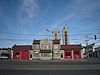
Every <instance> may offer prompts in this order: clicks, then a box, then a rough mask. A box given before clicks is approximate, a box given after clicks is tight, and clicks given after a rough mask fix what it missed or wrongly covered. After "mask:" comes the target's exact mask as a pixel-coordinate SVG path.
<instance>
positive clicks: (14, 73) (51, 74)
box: [0, 70, 100, 75]
mask: <svg viewBox="0 0 100 75" xmlns="http://www.w3.org/2000/svg"><path fill="white" fill-rule="evenodd" d="M0 75H100V70H46V71H45V70H0Z"/></svg>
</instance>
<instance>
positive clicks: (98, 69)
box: [0, 59, 100, 75]
mask: <svg viewBox="0 0 100 75" xmlns="http://www.w3.org/2000/svg"><path fill="white" fill-rule="evenodd" d="M18 74H20V75H100V60H98V59H96V60H94V59H91V60H88V61H87V60H77V61H73V60H67V61H12V60H1V61H0V75H18Z"/></svg>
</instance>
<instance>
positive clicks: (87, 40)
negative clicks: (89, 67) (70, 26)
mask: <svg viewBox="0 0 100 75" xmlns="http://www.w3.org/2000/svg"><path fill="white" fill-rule="evenodd" d="M85 38H86V40H85V42H86V51H85V53H86V56H87V57H88V58H89V53H88V42H89V39H88V36H87V35H85Z"/></svg>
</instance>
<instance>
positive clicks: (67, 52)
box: [61, 45, 82, 59]
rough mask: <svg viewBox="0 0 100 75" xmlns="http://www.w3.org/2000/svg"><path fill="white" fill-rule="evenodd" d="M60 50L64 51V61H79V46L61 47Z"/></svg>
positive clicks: (80, 47) (80, 49)
mask: <svg viewBox="0 0 100 75" xmlns="http://www.w3.org/2000/svg"><path fill="white" fill-rule="evenodd" d="M61 50H64V59H81V53H82V52H81V51H82V46H81V45H61Z"/></svg>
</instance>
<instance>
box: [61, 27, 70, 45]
mask: <svg viewBox="0 0 100 75" xmlns="http://www.w3.org/2000/svg"><path fill="white" fill-rule="evenodd" d="M62 41H63V45H67V44H69V39H68V27H67V26H65V27H64V28H63V30H62Z"/></svg>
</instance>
